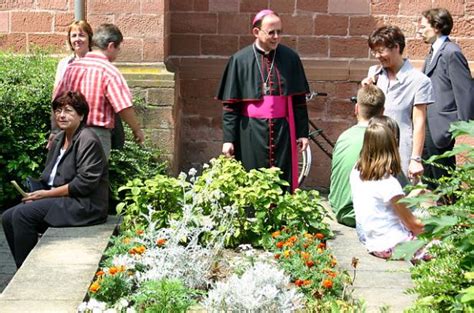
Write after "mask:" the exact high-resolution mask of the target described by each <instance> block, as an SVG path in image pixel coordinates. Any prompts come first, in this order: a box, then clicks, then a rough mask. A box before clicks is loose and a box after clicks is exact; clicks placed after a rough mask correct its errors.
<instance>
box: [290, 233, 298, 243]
mask: <svg viewBox="0 0 474 313" xmlns="http://www.w3.org/2000/svg"><path fill="white" fill-rule="evenodd" d="M288 241H289V242H296V241H298V237H296V236H295V235H293V236H291V237H290V238H288Z"/></svg>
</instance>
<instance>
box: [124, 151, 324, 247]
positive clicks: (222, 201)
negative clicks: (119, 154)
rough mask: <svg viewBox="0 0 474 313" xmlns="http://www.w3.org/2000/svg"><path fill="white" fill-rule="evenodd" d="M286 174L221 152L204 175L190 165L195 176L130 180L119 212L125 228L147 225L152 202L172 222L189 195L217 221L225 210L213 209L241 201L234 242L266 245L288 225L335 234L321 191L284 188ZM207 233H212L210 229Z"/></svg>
mask: <svg viewBox="0 0 474 313" xmlns="http://www.w3.org/2000/svg"><path fill="white" fill-rule="evenodd" d="M280 174H281V171H280V169H278V168H269V169H259V170H251V171H249V172H247V171H245V169H244V168H243V166H242V165H241V164H240V162H238V161H236V160H234V159H231V158H225V157H223V156H221V157H219V158H217V159H213V160H211V162H210V165H205V166H204V170H203V173H202V175H200V176H195V175H196V171H195V170H193V169H192V170H190V173H189V176H190V178H189V180H190V182H187V181H186V178H187V177H186V174H184V173H182V174H181V175H180V176H179V177H178V178H177V179H176V178H172V177H168V176H165V175H157V176H155V177H154V178H151V179H147V180H145V181H142V180H140V179H138V178H137V179H134V180H132V181H130V182H128V183H127V184H126V185H125V186H123V187H121V188H120V189H119V190H120V191H124V192H125V197H124V201H123V202H121V203H120V204H119V205H118V206H117V212H120V213H121V214H122V215H123V216H124V224H123V225H124V229H128V228H136V227H142V226H143V223H144V221H145V219H144V217H143V213H146V212H148V208H149V207H151V208H152V209H154V210H155V211H154V213H153V218H154V221H155V222H156V223H157V226H158V227H166V226H168V225H169V221H170V220H173V219H177V218H179V216H180V214H181V213H182V205H184V204H185V203H188V202H189V201H192V202H193V204H194V205H196V206H198V207H200V208H201V209H202V212H203V215H205V216H211V215H212V216H213V218H214V219H215V220H213V221H212V222H213V223H214V224H217V225H219V223H220V221H219V220H218V219H219V215H218V214H213V213H215V212H216V210H217V211H219V210H222V208H224V207H235V208H236V209H237V212H238V213H237V214H235V215H234V218H233V220H232V227H233V229H234V230H235V231H234V232H233V233H232V234H228V235H227V236H226V238H225V244H226V246H228V247H235V246H237V245H239V244H241V243H250V244H252V245H254V246H261V245H262V240H264V238H265V236H267V235H268V234H269V233H270V232H272V231H274V230H278V229H280V228H281V227H282V226H291V227H293V228H297V229H299V230H301V231H310V232H322V233H325V234H327V235H329V234H330V231H329V227H328V225H327V223H325V222H323V219H324V217H325V216H326V213H325V210H324V208H323V207H322V205H321V199H320V196H319V194H318V192H317V191H314V190H312V191H303V190H297V191H296V192H295V194H289V193H284V192H283V188H282V187H284V186H286V185H287V182H286V181H284V180H282V179H281V178H280ZM218 229H219V227H218ZM222 231H223V232H224V231H225V230H224V229H222ZM203 239H204V240H206V239H207V236H206V234H205V235H204V236H203Z"/></svg>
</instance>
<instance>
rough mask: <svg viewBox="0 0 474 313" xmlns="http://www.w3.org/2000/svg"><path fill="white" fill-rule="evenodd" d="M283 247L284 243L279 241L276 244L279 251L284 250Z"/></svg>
mask: <svg viewBox="0 0 474 313" xmlns="http://www.w3.org/2000/svg"><path fill="white" fill-rule="evenodd" d="M283 245H284V243H283V241H278V242H277V243H276V247H277V248H278V249H281V248H283Z"/></svg>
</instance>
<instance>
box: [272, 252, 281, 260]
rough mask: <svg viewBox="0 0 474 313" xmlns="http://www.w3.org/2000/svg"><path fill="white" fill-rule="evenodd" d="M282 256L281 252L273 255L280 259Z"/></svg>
mask: <svg viewBox="0 0 474 313" xmlns="http://www.w3.org/2000/svg"><path fill="white" fill-rule="evenodd" d="M280 256H281V254H280V253H277V254H275V255H274V256H273V257H274V258H275V259H276V260H278V259H279V258H280Z"/></svg>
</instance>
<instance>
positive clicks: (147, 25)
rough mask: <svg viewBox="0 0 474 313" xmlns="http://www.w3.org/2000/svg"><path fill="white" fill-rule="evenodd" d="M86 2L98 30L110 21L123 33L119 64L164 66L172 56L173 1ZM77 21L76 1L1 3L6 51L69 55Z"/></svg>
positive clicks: (1, 44)
mask: <svg viewBox="0 0 474 313" xmlns="http://www.w3.org/2000/svg"><path fill="white" fill-rule="evenodd" d="M85 2H86V12H87V20H88V21H89V23H90V24H91V25H92V27H93V28H95V27H96V26H98V25H99V24H101V23H104V22H108V23H115V24H117V25H118V26H119V27H120V29H121V30H122V32H123V34H124V37H125V41H124V44H123V46H122V53H121V55H120V58H119V61H127V62H158V61H163V59H164V57H165V56H166V55H168V53H169V51H168V50H169V45H168V42H169V32H167V29H166V27H165V24H167V25H169V22H168V21H167V19H168V17H169V15H168V14H167V12H168V11H169V0H86V1H85ZM73 20H74V0H0V49H1V50H13V51H15V52H29V51H31V49H32V48H33V46H34V45H39V46H42V47H50V48H52V49H53V51H55V52H58V53H68V48H67V46H66V41H65V31H66V29H67V26H68V25H69V24H70V23H71V22H72V21H73Z"/></svg>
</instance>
